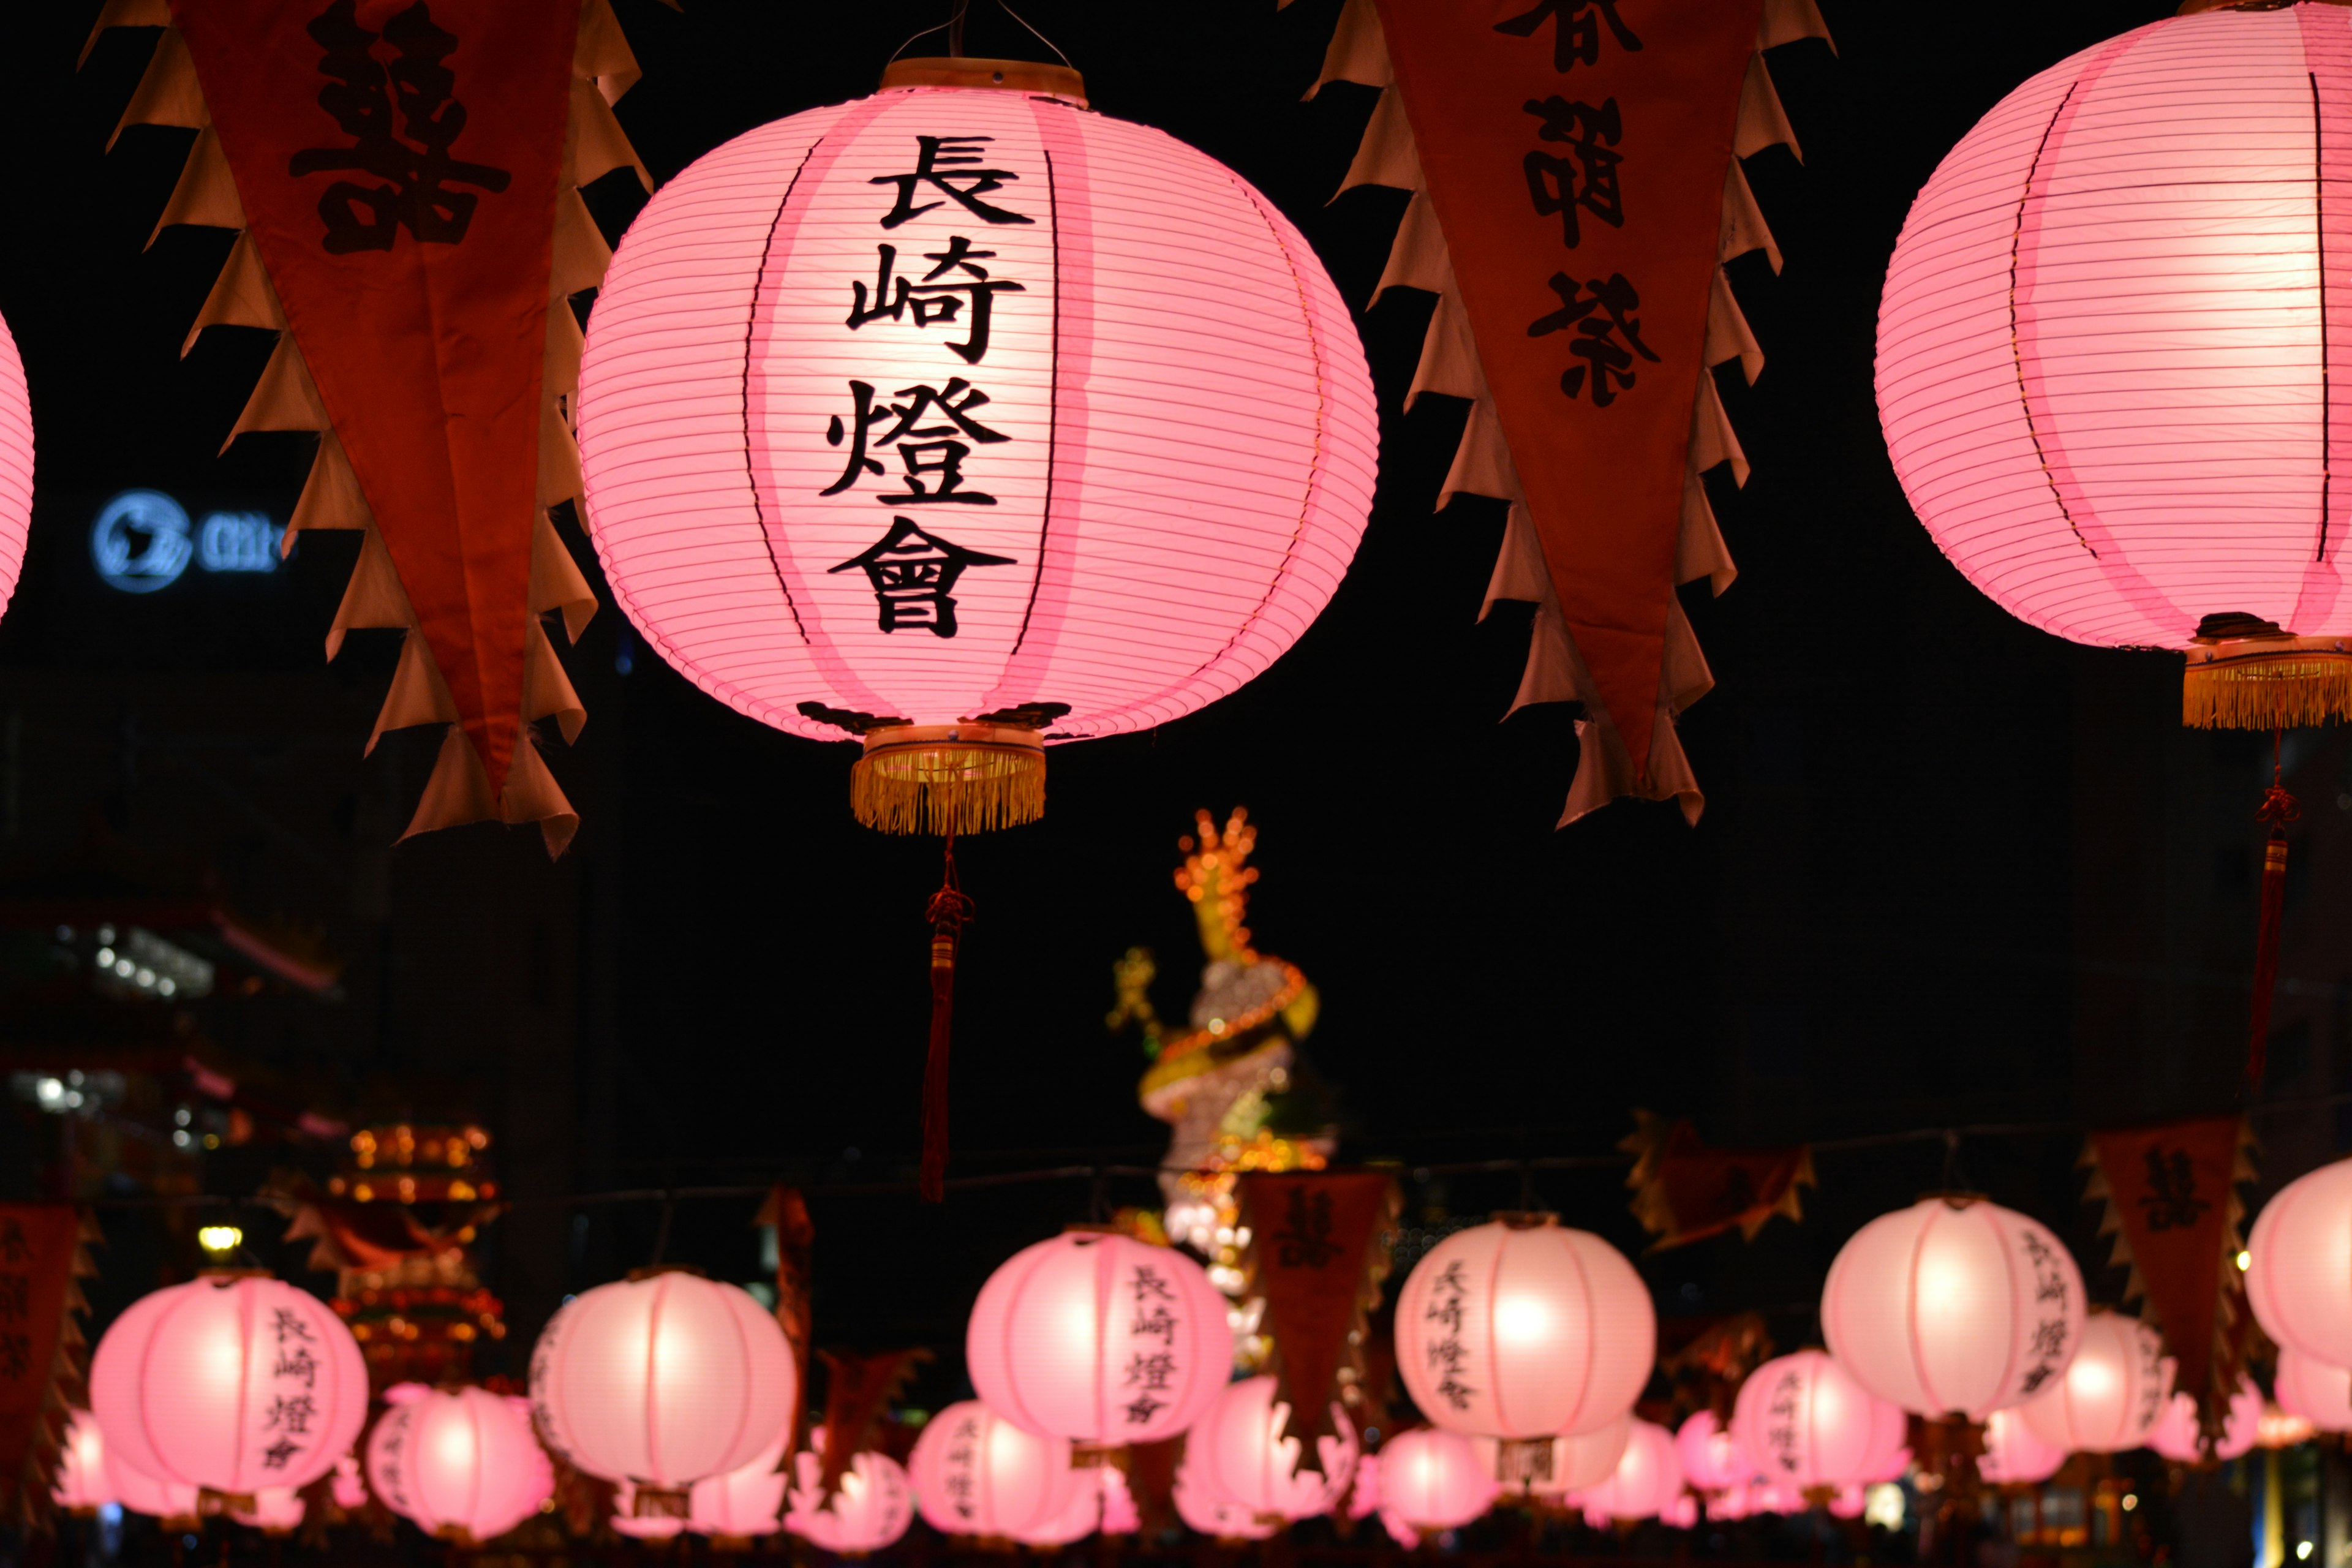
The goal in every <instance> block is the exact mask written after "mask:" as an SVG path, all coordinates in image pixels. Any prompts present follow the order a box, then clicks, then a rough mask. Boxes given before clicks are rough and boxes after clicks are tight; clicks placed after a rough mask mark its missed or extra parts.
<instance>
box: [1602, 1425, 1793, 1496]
mask: <svg viewBox="0 0 2352 1568" xmlns="http://www.w3.org/2000/svg"><path fill="white" fill-rule="evenodd" d="M1675 1458H1678V1459H1680V1460H1681V1461H1682V1465H1683V1479H1685V1481H1688V1482H1689V1483H1690V1484H1691V1485H1692V1486H1694V1487H1696V1488H1697V1489H1699V1490H1701V1491H1703V1492H1724V1491H1729V1490H1730V1489H1732V1488H1734V1487H1744V1486H1746V1485H1747V1484H1748V1482H1749V1481H1751V1480H1754V1479H1756V1462H1755V1461H1754V1460H1752V1459H1750V1458H1748V1450H1747V1449H1745V1448H1743V1447H1740V1444H1739V1439H1738V1438H1737V1437H1735V1436H1732V1435H1731V1433H1730V1431H1729V1430H1728V1429H1727V1428H1726V1427H1725V1426H1724V1425H1723V1423H1722V1422H1720V1421H1717V1419H1716V1418H1715V1412H1714V1411H1712V1410H1700V1411H1696V1412H1694V1413H1693V1414H1692V1415H1690V1417H1689V1418H1688V1419H1687V1420H1685V1421H1684V1423H1683V1424H1682V1426H1680V1427H1678V1428H1677V1429H1676V1430H1675ZM1596 1479H1597V1478H1596Z"/></svg>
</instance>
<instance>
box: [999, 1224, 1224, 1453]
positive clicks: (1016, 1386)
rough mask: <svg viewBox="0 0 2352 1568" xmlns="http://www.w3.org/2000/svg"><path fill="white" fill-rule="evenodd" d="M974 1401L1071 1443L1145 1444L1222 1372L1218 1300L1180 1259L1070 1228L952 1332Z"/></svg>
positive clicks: (1018, 1263)
mask: <svg viewBox="0 0 2352 1568" xmlns="http://www.w3.org/2000/svg"><path fill="white" fill-rule="evenodd" d="M964 1352H965V1359H966V1362H967V1363H968V1364H969V1366H970V1368H971V1385H972V1387H973V1388H974V1389H975V1390H976V1391H977V1392H978V1393H979V1394H980V1398H981V1402H982V1404H984V1405H987V1406H988V1407H989V1408H990V1409H991V1410H993V1411H995V1412H997V1413H998V1414H999V1415H1003V1417H1004V1418H1005V1419H1006V1420H1008V1421H1011V1422H1012V1423H1013V1424H1014V1425H1015V1426H1021V1427H1023V1428H1024V1429H1025V1430H1028V1431H1031V1432H1036V1433H1040V1434H1043V1435H1045V1436H1054V1437H1066V1438H1068V1439H1069V1440H1070V1441H1072V1442H1074V1443H1088V1444H1123V1443H1156V1442H1159V1441H1160V1440H1161V1439H1163V1438H1167V1437H1173V1436H1176V1434H1178V1433H1179V1432H1182V1431H1185V1430H1186V1429H1188V1428H1189V1427H1191V1426H1192V1424H1193V1423H1194V1422H1195V1421H1198V1420H1199V1419H1200V1418H1201V1416H1202V1415H1203V1414H1205V1413H1206V1412H1207V1410H1208V1408H1209V1406H1210V1405H1211V1404H1213V1402H1214V1401H1215V1399H1216V1397H1217V1394H1218V1393H1219V1392H1220V1391H1221V1390H1222V1389H1223V1387H1224V1385H1225V1378H1226V1376H1227V1374H1228V1373H1230V1372H1231V1370H1232V1367H1233V1357H1234V1340H1233V1330H1232V1328H1231V1327H1230V1326H1229V1324H1228V1323H1227V1321H1226V1318H1225V1299H1224V1297H1223V1295H1221V1294H1219V1293H1218V1290H1217V1288H1216V1287H1215V1286H1214V1285H1212V1284H1210V1283H1209V1277H1208V1276H1207V1275H1206V1274H1204V1273H1202V1271H1201V1266H1200V1265H1199V1264H1197V1263H1195V1262H1193V1261H1192V1259H1191V1258H1187V1257H1185V1256H1184V1255H1183V1254H1182V1253H1181V1252H1177V1251H1174V1250H1172V1249H1171V1248H1169V1247H1154V1246H1152V1245H1151V1244H1150V1243H1149V1242H1142V1241H1137V1240H1135V1239H1134V1238H1133V1237H1127V1236H1122V1235H1119V1234H1118V1233H1116V1232H1113V1231H1108V1230H1095V1229H1082V1228H1073V1229H1071V1230H1067V1231H1065V1232H1064V1233H1063V1234H1061V1235H1060V1236H1057V1237H1054V1238H1053V1239H1052V1240H1050V1241H1041V1242H1038V1243H1037V1244H1036V1245H1034V1246H1033V1247H1024V1248H1022V1249H1021V1250H1020V1251H1019V1252H1016V1253H1014V1254H1013V1257H1012V1258H1010V1259H1008V1260H1007V1261H1006V1262H1005V1263H1004V1264H1003V1266H1002V1267H1001V1268H998V1269H997V1270H996V1272H995V1273H993V1274H992V1275H990V1276H989V1277H988V1283H986V1284H985V1285H982V1287H981V1288H980V1297H979V1300H976V1301H974V1302H973V1303H972V1309H971V1322H970V1324H969V1325H968V1326H967V1328H966V1330H965V1333H964Z"/></svg>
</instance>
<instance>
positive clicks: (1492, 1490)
mask: <svg viewBox="0 0 2352 1568" xmlns="http://www.w3.org/2000/svg"><path fill="white" fill-rule="evenodd" d="M1380 1460H1381V1463H1380V1468H1379V1469H1378V1470H1377V1471H1376V1472H1375V1474H1376V1475H1377V1477H1378V1479H1379V1481H1380V1489H1381V1514H1382V1515H1383V1516H1387V1517H1393V1518H1394V1519H1396V1520H1398V1521H1401V1522H1402V1523H1403V1524H1405V1525H1407V1526H1408V1527H1410V1528H1411V1529H1412V1530H1414V1531H1425V1530H1455V1529H1458V1528H1460V1527H1461V1526H1463V1525H1465V1524H1467V1523H1469V1522H1470V1521H1472V1520H1474V1519H1476V1518H1477V1517H1478V1516H1479V1515H1480V1514H1483V1513H1485V1512H1486V1510H1488V1509H1490V1508H1492V1507H1494V1506H1495V1498H1496V1493H1497V1491H1498V1490H1499V1488H1498V1487H1497V1486H1496V1482H1495V1474H1494V1471H1493V1470H1491V1469H1489V1468H1487V1467H1486V1466H1485V1465H1482V1464H1480V1463H1479V1462H1478V1448H1477V1445H1475V1443H1473V1442H1471V1440H1470V1439H1469V1438H1467V1437H1465V1436H1463V1435H1462V1434H1461V1433H1459V1432H1448V1431H1446V1430H1445V1429H1444V1427H1442V1426H1416V1427H1414V1428H1413V1429H1412V1430H1411V1431H1409V1432H1400V1433H1398V1434H1397V1435H1396V1436H1393V1437H1391V1438H1390V1439H1389V1440H1388V1441H1387V1442H1386V1443H1384V1444H1382V1445H1381V1453H1380Z"/></svg>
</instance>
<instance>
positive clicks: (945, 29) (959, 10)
mask: <svg viewBox="0 0 2352 1568" xmlns="http://www.w3.org/2000/svg"><path fill="white" fill-rule="evenodd" d="M996 7H997V9H998V10H1000V11H1002V12H1003V13H1004V14H1005V15H1006V16H1010V17H1012V18H1013V20H1014V21H1016V22H1018V23H1020V24H1021V25H1022V26H1024V27H1025V28H1027V29H1028V32H1029V35H1030V37H1034V38H1035V39H1036V40H1037V41H1038V42H1039V43H1041V44H1043V45H1045V47H1047V48H1049V49H1051V50H1053V51H1054V53H1055V55H1056V56H1057V57H1059V58H1060V59H1061V62H1062V63H1063V64H1064V65H1066V66H1070V68H1071V69H1073V70H1076V66H1075V65H1072V64H1071V61H1070V57H1069V56H1068V55H1066V54H1064V53H1063V51H1062V46H1061V45H1059V44H1057V43H1055V41H1054V40H1053V39H1051V38H1049V37H1046V36H1045V34H1043V33H1041V32H1039V31H1038V30H1037V28H1036V26H1035V24H1034V23H1032V22H1031V21H1030V20H1029V18H1028V17H1026V16H1023V15H1022V14H1021V13H1020V12H1018V11H1015V10H1014V9H1013V7H1012V6H1011V5H1007V4H1005V0H996ZM970 16H971V0H954V7H953V9H952V10H951V11H950V14H949V16H948V19H947V20H946V21H944V22H940V23H939V24H937V25H936V26H929V27H925V28H923V29H922V30H921V31H919V32H917V33H913V34H910V35H909V36H908V38H907V41H906V43H903V44H900V45H899V46H898V47H897V48H895V49H892V50H891V51H890V58H891V59H894V60H895V59H897V58H898V57H899V56H900V55H903V54H905V53H906V52H907V45H908V44H911V43H913V42H914V41H915V40H916V39H917V38H925V37H929V36H930V35H932V34H933V33H945V34H947V36H948V53H949V54H950V56H956V55H961V54H962V53H963V28H964V23H965V22H966V20H968V19H969V17H970Z"/></svg>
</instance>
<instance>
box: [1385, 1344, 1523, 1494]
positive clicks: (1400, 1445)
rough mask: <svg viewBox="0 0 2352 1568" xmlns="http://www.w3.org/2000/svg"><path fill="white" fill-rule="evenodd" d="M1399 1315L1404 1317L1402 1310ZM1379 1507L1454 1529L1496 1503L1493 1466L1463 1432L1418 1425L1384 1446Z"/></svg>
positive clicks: (1399, 1434)
mask: <svg viewBox="0 0 2352 1568" xmlns="http://www.w3.org/2000/svg"><path fill="white" fill-rule="evenodd" d="M1397 1321H1399V1322H1402V1321H1404V1315H1403V1313H1402V1311H1400V1312H1399V1313H1398V1315H1397ZM1379 1474H1380V1487H1381V1516H1382V1517H1383V1518H1387V1517H1391V1516H1392V1517H1394V1518H1395V1519H1397V1520H1399V1521H1402V1522H1403V1523H1404V1524H1406V1525H1408V1526H1409V1527H1411V1528H1412V1530H1414V1531H1433V1530H1456V1529H1459V1528H1460V1527H1461V1526H1463V1525H1465V1524H1467V1523H1469V1522H1470V1521H1472V1520H1474V1519H1476V1518H1477V1517H1478V1516H1479V1515H1481V1514H1483V1513H1485V1512H1486V1510H1488V1509H1490V1508H1492V1507H1494V1506H1495V1497H1496V1493H1497V1492H1498V1491H1499V1490H1500V1489H1499V1488H1498V1487H1497V1486H1496V1483H1495V1472H1494V1471H1493V1469H1492V1468H1489V1467H1487V1466H1486V1465H1482V1464H1480V1463H1479V1462H1478V1450H1477V1447H1476V1446H1475V1445H1474V1444H1473V1443H1472V1442H1471V1441H1470V1439H1469V1438H1467V1437H1465V1436H1462V1434H1460V1433H1459V1432H1449V1431H1446V1430H1445V1429H1444V1428H1443V1427H1439V1426H1416V1427H1414V1428H1413V1429H1412V1430H1411V1431H1409V1432H1400V1433H1398V1434H1397V1435H1396V1436H1393V1437H1391V1438H1390V1439H1389V1440H1388V1441H1387V1442H1386V1443H1384V1444H1382V1445H1381V1468H1380V1472H1379Z"/></svg>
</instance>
